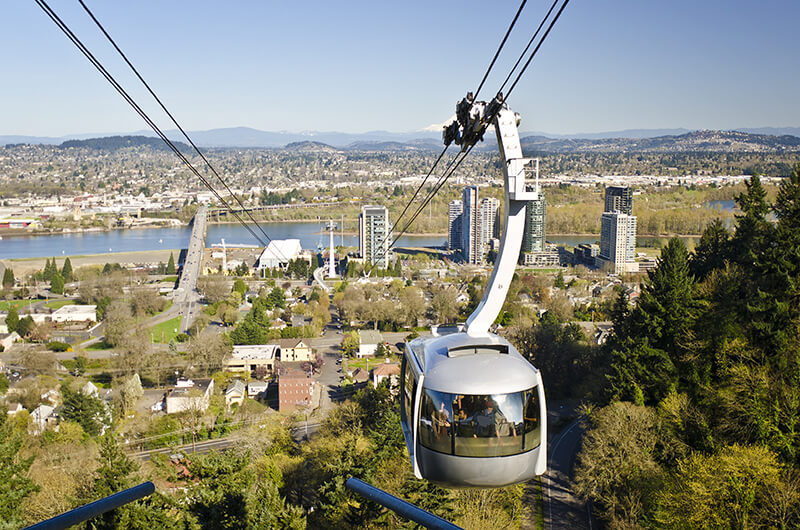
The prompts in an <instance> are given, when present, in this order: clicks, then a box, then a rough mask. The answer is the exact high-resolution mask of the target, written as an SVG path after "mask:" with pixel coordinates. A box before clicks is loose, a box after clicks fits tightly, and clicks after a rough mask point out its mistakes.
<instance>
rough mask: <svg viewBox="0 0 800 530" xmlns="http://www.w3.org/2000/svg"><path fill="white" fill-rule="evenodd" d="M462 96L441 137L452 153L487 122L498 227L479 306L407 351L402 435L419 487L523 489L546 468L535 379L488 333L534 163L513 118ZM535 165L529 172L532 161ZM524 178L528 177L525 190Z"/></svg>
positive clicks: (513, 253) (498, 102)
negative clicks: (498, 181)
mask: <svg viewBox="0 0 800 530" xmlns="http://www.w3.org/2000/svg"><path fill="white" fill-rule="evenodd" d="M471 96H472V95H471V94H467V97H466V98H464V99H463V100H462V101H461V102H460V103H459V104H458V105H457V107H456V116H457V121H454V122H453V123H452V124H450V125H449V126H447V127H446V128H445V130H444V133H443V138H444V142H445V144H449V143H450V142H455V143H456V144H458V145H460V146H461V149H462V151H465V150H467V149H468V148H470V147H472V146H473V145H474V144H475V143H476V142H477V141H478V140H482V139H483V135H484V133H485V132H486V129H487V128H488V126H489V125H490V124H491V125H493V126H494V128H495V133H496V134H497V144H498V146H499V148H500V155H501V157H502V158H503V162H504V167H505V183H504V184H505V188H504V190H505V224H504V226H503V235H502V241H501V244H500V252H499V254H498V256H497V260H496V261H495V265H494V270H493V272H492V276H491V278H490V279H489V285H488V287H487V289H486V292H485V293H484V296H483V300H482V301H481V302H480V304H479V305H478V307H477V308H476V309H475V311H474V312H473V313H472V314H471V315H470V316H469V318H468V319H467V322H466V325H465V326H463V328H462V327H460V328H459V331H458V332H457V333H450V334H443V335H439V334H438V332H437V330H436V329H432V332H433V335H434V336H433V337H431V338H418V339H415V340H412V341H411V342H409V343H407V344H406V346H405V352H404V355H403V366H402V370H401V378H402V382H401V392H402V394H403V395H402V404H401V407H400V408H401V410H400V416H401V421H402V426H403V435H404V437H405V440H406V446H407V447H408V453H409V455H410V456H411V461H412V464H413V467H414V475H415V476H416V477H417V478H419V479H423V478H424V479H427V480H429V481H430V482H433V483H436V484H439V485H442V486H446V487H456V488H469V487H476V488H496V487H502V486H507V485H510V484H515V483H518V482H523V481H527V480H530V479H532V478H533V477H535V476H537V475H541V474H542V473H544V472H545V470H546V467H547V409H546V406H545V396H544V386H543V384H542V377H541V373H540V372H539V370H538V369H536V368H535V367H533V366H532V365H531V364H530V363H529V362H528V361H527V360H526V359H525V358H524V357H523V356H522V355H520V353H519V352H518V351H517V350H516V348H514V346H513V345H512V344H511V343H510V342H508V341H507V340H506V339H504V338H502V337H499V336H498V335H496V334H494V333H491V332H490V331H489V327H490V326H491V325H492V323H493V322H494V321H495V319H496V318H497V316H498V315H499V314H500V311H501V309H502V307H503V303H504V302H505V298H506V294H507V293H508V286H509V284H510V283H511V279H512V277H513V276H514V270H515V268H516V264H517V260H518V258H519V251H520V247H521V245H522V236H523V232H524V228H525V207H526V204H527V202H528V201H531V200H536V199H538V197H539V182H538V170H539V167H538V160H535V159H526V158H523V157H522V146H521V145H520V140H519V130H518V128H517V127H518V125H519V119H520V118H519V115H518V114H516V113H515V112H513V111H511V110H510V109H509V108H508V107H507V106H506V104H505V103H504V102H503V99H502V95H500V94H498V96H497V97H496V98H495V99H494V100H492V101H491V102H489V103H485V102H475V101H474V98H472V97H471ZM534 162H536V164H535V165H534V164H533V163H534ZM526 172H535V178H536V182H535V187H534V190H533V191H529V190H528V189H527V188H526V178H525V173H526Z"/></svg>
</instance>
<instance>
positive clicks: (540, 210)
mask: <svg viewBox="0 0 800 530" xmlns="http://www.w3.org/2000/svg"><path fill="white" fill-rule="evenodd" d="M546 210H547V201H546V200H545V198H544V192H541V191H540V192H539V198H538V199H536V200H533V201H528V204H527V205H525V233H524V235H523V237H522V252H544V251H545V250H546V247H545V239H546V234H545V213H546Z"/></svg>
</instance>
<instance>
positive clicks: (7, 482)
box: [0, 409, 39, 529]
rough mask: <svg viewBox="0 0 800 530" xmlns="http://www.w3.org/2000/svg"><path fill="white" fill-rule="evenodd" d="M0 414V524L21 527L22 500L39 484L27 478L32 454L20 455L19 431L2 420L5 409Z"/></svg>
mask: <svg viewBox="0 0 800 530" xmlns="http://www.w3.org/2000/svg"><path fill="white" fill-rule="evenodd" d="M1 412H2V417H0V527H2V528H9V529H11V528H22V527H23V526H25V519H24V517H23V513H22V509H23V501H24V500H25V499H26V498H27V497H28V496H30V495H31V494H33V493H35V492H37V491H38V490H39V487H38V486H37V485H36V483H34V482H33V480H31V479H30V478H28V470H29V469H30V467H31V464H32V463H33V457H32V456H31V457H28V458H23V457H22V456H21V454H22V449H23V447H22V442H23V438H22V434H21V433H20V432H19V431H17V430H15V429H13V428H12V426H11V425H9V424H8V422H7V420H6V416H7V415H6V413H5V409H2V411H1Z"/></svg>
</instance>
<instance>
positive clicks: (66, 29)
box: [35, 0, 267, 246]
mask: <svg viewBox="0 0 800 530" xmlns="http://www.w3.org/2000/svg"><path fill="white" fill-rule="evenodd" d="M35 2H36V4H37V5H38V6H39V7H40V8H41V9H42V11H44V13H45V14H46V15H47V16H48V17H49V18H50V19H51V20H52V21H53V23H55V24H56V26H57V27H58V28H59V29H60V30H61V31H62V32H63V33H64V35H66V37H67V38H68V39H69V40H70V41H71V42H72V43H73V44H74V45H75V46H76V47H77V48H78V50H79V51H80V52H81V53H82V54H83V55H84V56H85V57H86V58H87V59H88V60H89V62H90V63H91V64H92V65H93V66H94V67H95V68H96V69H97V70H98V72H100V74H101V75H102V76H103V77H105V79H106V80H107V81H108V82H109V83H110V84H111V86H112V87H114V89H116V91H117V92H118V93H119V94H120V95H121V96H122V98H123V99H124V100H125V101H126V102H127V103H128V104H129V105H130V106H131V107H132V108H133V109H134V111H136V113H137V114H139V116H140V117H141V118H142V119H143V120H144V121H145V123H147V125H149V126H150V128H151V129H153V131H154V132H155V133H156V134H157V135H158V137H159V138H161V140H162V141H164V143H165V144H167V146H168V147H169V148H170V149H171V150H172V151H173V152H174V153H175V155H176V156H177V157H178V158H179V159H180V160H181V162H183V163H184V164H185V165H186V166H187V167H188V168H189V169H190V170H191V172H192V173H194V175H195V176H197V177H198V178H199V179H200V181H201V182H202V183H203V184H204V185H205V186H206V187H207V188H208V189H209V190H210V191H211V192H212V193H213V194H214V195H215V196H216V197H217V199H219V201H220V202H221V203H222V204H223V205H225V207H226V208H227V209H228V210H230V211H231V213H232V214H233V215H234V217H236V219H237V220H238V221H239V223H241V224H242V226H244V227H245V229H246V230H247V231H248V232H250V234H251V235H252V236H253V238H254V239H255V240H256V241H258V242H259V243H260V244H262V245H263V246H266V245H267V243H266V242H265V241H263V240H262V239H261V238H260V237H259V236H258V234H256V233H255V232H254V231H253V230H252V228H250V226H248V225H247V223H245V222H244V220H243V219H242V218H241V216H240V215H239V214H238V212H236V210H234V209H233V208H232V207H231V206H230V204H228V202H227V201H226V200H225V199H224V198H223V197H222V196H221V195H220V194H219V192H217V190H216V189H214V187H213V186H212V185H211V183H209V182H208V180H207V179H206V178H205V177H204V176H203V175H202V174H201V173H200V172H199V171H198V170H197V169H196V168H195V167H194V165H193V164H192V163H191V162H190V161H189V160H188V159H187V158H186V156H185V155H184V154H183V153H181V151H180V150H179V149H178V148H177V147H176V146H175V144H174V143H173V142H172V141H171V140H170V139H169V138H167V136H166V135H165V134H164V133H163V131H161V129H160V128H159V127H158V126H157V125H156V124H155V123H154V122H153V120H152V119H150V117H149V116H148V115H147V113H145V112H144V110H142V108H141V107H140V106H139V105H138V104H137V103H136V101H135V100H134V99H133V98H132V97H131V96H130V94H128V92H127V91H126V90H125V89H124V88H123V87H122V86H121V85H120V84H119V83H118V82H117V80H116V79H115V78H114V76H112V75H111V74H110V73H109V72H108V70H106V68H105V67H104V66H103V65H102V63H100V61H99V60H98V59H97V58H96V57H95V56H94V55H93V54H92V52H91V51H90V50H89V49H88V48H87V47H86V46H85V45H84V44H83V42H82V41H81V40H80V39H79V38H78V37H77V36H76V35H75V34H74V33H73V32H72V30H71V29H70V28H69V26H68V25H67V24H66V23H65V22H64V21H63V20H62V19H61V18H60V17H59V16H58V14H56V13H55V11H53V9H52V8H51V7H50V6H49V5H48V4H47V2H46V1H45V0H35Z"/></svg>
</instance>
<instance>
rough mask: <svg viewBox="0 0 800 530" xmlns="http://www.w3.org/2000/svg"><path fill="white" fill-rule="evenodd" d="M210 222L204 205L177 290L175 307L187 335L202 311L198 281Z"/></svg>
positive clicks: (198, 212) (196, 219) (197, 214)
mask: <svg viewBox="0 0 800 530" xmlns="http://www.w3.org/2000/svg"><path fill="white" fill-rule="evenodd" d="M207 220H208V206H206V205H203V206H200V208H198V209H197V213H196V214H195V216H194V220H193V221H192V235H191V236H190V238H189V246H188V247H187V249H186V254H185V256H184V259H183V269H182V270H181V277H180V279H179V280H178V288H177V289H175V295H174V297H173V305H174V306H177V308H178V311H179V314H180V315H182V317H183V318H182V319H181V327H180V330H181V333H186V330H188V329H189V326H191V325H192V322H193V321H194V318H195V316H196V315H197V313H198V312H199V311H200V305H199V301H200V293H199V292H198V291H197V279H198V278H199V277H200V264H201V263H202V262H203V249H204V248H205V240H206V228H207Z"/></svg>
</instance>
